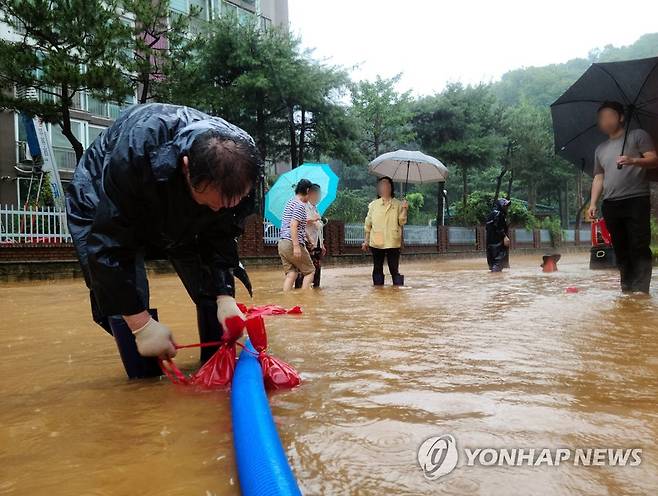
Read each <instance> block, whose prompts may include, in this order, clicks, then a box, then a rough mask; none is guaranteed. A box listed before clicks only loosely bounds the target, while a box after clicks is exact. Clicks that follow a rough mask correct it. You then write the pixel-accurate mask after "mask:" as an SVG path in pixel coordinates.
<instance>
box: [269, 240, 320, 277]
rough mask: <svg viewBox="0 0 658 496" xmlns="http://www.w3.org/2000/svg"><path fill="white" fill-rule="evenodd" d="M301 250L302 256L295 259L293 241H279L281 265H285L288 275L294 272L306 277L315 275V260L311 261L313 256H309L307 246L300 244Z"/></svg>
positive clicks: (284, 269)
mask: <svg viewBox="0 0 658 496" xmlns="http://www.w3.org/2000/svg"><path fill="white" fill-rule="evenodd" d="M299 249H300V250H301V252H302V256H301V257H299V258H295V256H294V255H293V246H292V241H290V240H289V239H280V240H279V244H278V250H279V256H280V257H281V263H282V264H283V271H284V272H285V273H286V274H288V273H289V272H293V271H294V272H297V273H300V274H302V275H304V276H307V275H309V274H313V273H314V272H315V266H314V265H313V260H311V255H309V253H308V250H307V249H306V246H304V245H303V244H300V246H299Z"/></svg>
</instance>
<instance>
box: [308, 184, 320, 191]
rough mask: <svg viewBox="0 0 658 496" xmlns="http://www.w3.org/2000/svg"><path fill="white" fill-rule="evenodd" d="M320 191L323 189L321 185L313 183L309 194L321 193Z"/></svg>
mask: <svg viewBox="0 0 658 496" xmlns="http://www.w3.org/2000/svg"><path fill="white" fill-rule="evenodd" d="M320 189H321V188H320V185H319V184H317V183H313V184H311V189H309V190H308V192H309V193H310V192H311V191H313V192H319V191H320Z"/></svg>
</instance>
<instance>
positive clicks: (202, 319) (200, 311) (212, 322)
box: [196, 300, 222, 363]
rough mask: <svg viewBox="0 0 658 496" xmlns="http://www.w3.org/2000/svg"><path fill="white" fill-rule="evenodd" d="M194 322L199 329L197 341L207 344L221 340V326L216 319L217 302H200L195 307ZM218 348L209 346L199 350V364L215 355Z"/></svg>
mask: <svg viewBox="0 0 658 496" xmlns="http://www.w3.org/2000/svg"><path fill="white" fill-rule="evenodd" d="M196 322H197V327H198V328H199V341H201V342H202V343H209V342H211V341H219V340H221V339H222V326H221V325H220V324H219V320H218V319H217V302H216V301H213V300H207V301H202V302H201V303H200V304H198V305H197V306H196ZM218 348H219V347H218V346H209V347H206V348H201V356H200V360H201V363H206V362H207V361H208V359H209V358H210V357H211V356H213V355H214V354H215V352H216V351H217V349H218Z"/></svg>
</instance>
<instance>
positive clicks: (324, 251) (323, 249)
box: [322, 245, 327, 257]
mask: <svg viewBox="0 0 658 496" xmlns="http://www.w3.org/2000/svg"><path fill="white" fill-rule="evenodd" d="M326 254H327V249H326V248H325V247H324V245H322V256H323V257H324V256H325V255H326Z"/></svg>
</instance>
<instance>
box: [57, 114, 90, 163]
mask: <svg viewBox="0 0 658 496" xmlns="http://www.w3.org/2000/svg"><path fill="white" fill-rule="evenodd" d="M86 124H87V123H86V122H84V121H75V120H71V131H73V135H74V136H75V137H76V138H77V139H78V141H80V143H82V146H83V147H86V146H87V133H86V129H85V127H86ZM49 127H50V144H51V146H52V148H53V155H54V156H55V163H56V164H57V168H58V169H59V170H61V171H73V170H75V166H76V164H77V160H76V158H75V151H74V150H73V146H72V145H71V143H69V140H68V139H67V138H66V136H64V135H63V134H62V129H61V128H60V127H59V126H58V125H52V124H51V125H50V126H49Z"/></svg>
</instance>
